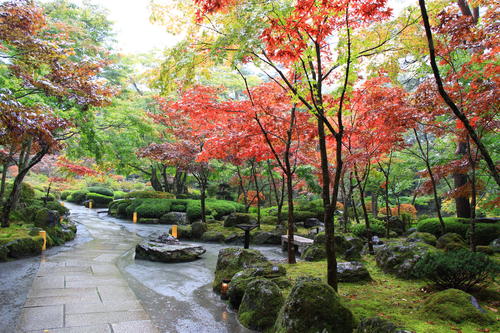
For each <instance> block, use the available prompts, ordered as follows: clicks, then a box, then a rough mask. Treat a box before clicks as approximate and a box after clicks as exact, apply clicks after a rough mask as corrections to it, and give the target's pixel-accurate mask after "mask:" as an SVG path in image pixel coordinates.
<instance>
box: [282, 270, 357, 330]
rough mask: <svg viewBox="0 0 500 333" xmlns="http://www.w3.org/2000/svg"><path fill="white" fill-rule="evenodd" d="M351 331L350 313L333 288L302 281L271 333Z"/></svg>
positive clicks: (318, 283) (296, 285)
mask: <svg viewBox="0 0 500 333" xmlns="http://www.w3.org/2000/svg"><path fill="white" fill-rule="evenodd" d="M354 328H355V320H354V316H353V314H352V312H351V311H350V310H349V309H348V308H347V307H345V305H344V304H343V303H342V301H341V299H340V296H339V295H338V294H337V293H336V292H335V290H334V289H333V288H332V287H330V286H329V285H327V284H325V283H322V282H321V281H318V280H317V279H308V278H302V279H299V280H298V281H297V283H296V284H295V286H294V287H293V288H292V290H291V292H290V295H289V296H288V298H287V299H286V301H285V304H284V306H283V307H282V309H281V311H280V313H279V315H278V318H277V320H276V324H275V326H274V332H276V333H287V332H300V333H317V332H325V333H351V332H353V330H354Z"/></svg>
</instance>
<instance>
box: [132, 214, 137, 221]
mask: <svg viewBox="0 0 500 333" xmlns="http://www.w3.org/2000/svg"><path fill="white" fill-rule="evenodd" d="M132 222H134V223H137V212H134V214H133V215H132Z"/></svg>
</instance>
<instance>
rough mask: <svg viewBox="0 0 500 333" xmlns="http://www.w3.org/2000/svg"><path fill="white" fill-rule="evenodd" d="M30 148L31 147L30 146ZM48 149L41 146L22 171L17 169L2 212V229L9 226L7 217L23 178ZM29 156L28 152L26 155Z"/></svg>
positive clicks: (17, 196)
mask: <svg viewBox="0 0 500 333" xmlns="http://www.w3.org/2000/svg"><path fill="white" fill-rule="evenodd" d="M30 146H31V145H30ZM48 151H49V147H48V146H46V145H42V147H41V150H40V151H39V152H38V153H36V154H35V155H34V156H33V157H32V158H31V160H29V162H28V163H26V164H25V165H24V168H23V169H19V172H18V174H17V176H16V177H15V179H14V183H13V184H12V191H11V192H10V195H9V198H8V199H7V201H6V202H5V205H4V206H3V210H2V225H1V226H2V228H8V227H9V225H10V222H9V217H10V213H11V212H12V211H13V210H14V209H15V207H16V204H17V201H18V200H19V194H20V190H21V184H22V182H23V180H24V177H26V175H27V174H28V172H29V171H30V170H31V168H33V167H34V166H35V165H36V164H37V163H39V162H40V161H41V160H42V158H43V157H44V156H45V155H46V154H47V153H48ZM27 154H28V155H29V152H28V153H27Z"/></svg>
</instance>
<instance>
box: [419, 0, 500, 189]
mask: <svg viewBox="0 0 500 333" xmlns="http://www.w3.org/2000/svg"><path fill="white" fill-rule="evenodd" d="M418 3H419V5H420V12H421V14H422V20H423V22H424V27H425V34H426V36H427V45H428V47H429V57H430V62H431V68H432V73H433V74H434V79H435V81H436V85H437V87H438V91H439V95H441V97H442V98H443V100H444V101H445V103H446V104H447V105H448V107H449V108H450V109H451V111H452V112H453V114H454V115H455V116H456V117H457V118H458V119H459V120H460V121H461V122H462V124H463V125H464V127H465V129H466V130H467V133H468V134H469V136H470V138H471V139H472V141H474V143H475V145H476V146H477V148H478V149H479V151H480V152H481V154H482V155H483V158H484V160H485V162H486V165H487V166H488V169H489V170H490V173H491V175H492V176H493V179H494V180H495V182H496V183H497V186H500V175H499V174H498V170H497V168H496V165H495V162H493V159H492V158H491V155H490V153H489V152H488V149H487V148H486V146H485V145H484V144H483V142H482V141H481V139H480V138H479V136H478V135H477V133H476V131H475V129H474V127H472V125H471V124H470V122H469V119H468V118H467V116H466V115H465V114H464V113H463V112H462V110H460V109H459V108H458V106H457V105H456V104H455V102H454V101H453V100H452V99H451V97H450V96H449V95H448V93H447V92H446V90H445V89H444V85H443V80H442V78H441V74H440V72H439V67H438V65H437V62H436V51H435V49H434V41H433V37H432V30H431V25H430V23H429V16H428V14H427V8H426V7H425V0H418Z"/></svg>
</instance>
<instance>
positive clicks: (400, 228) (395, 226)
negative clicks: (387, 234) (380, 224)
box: [384, 216, 406, 235]
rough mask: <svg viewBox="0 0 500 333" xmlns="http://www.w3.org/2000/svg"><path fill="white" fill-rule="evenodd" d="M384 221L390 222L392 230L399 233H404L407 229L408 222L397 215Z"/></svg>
mask: <svg viewBox="0 0 500 333" xmlns="http://www.w3.org/2000/svg"><path fill="white" fill-rule="evenodd" d="M384 222H385V223H388V224H389V230H390V231H394V232H395V233H396V234H398V235H402V234H404V233H405V231H406V222H405V221H403V220H402V219H400V218H399V217H397V216H389V217H388V218H387V217H386V218H384Z"/></svg>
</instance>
